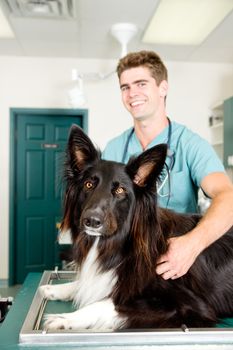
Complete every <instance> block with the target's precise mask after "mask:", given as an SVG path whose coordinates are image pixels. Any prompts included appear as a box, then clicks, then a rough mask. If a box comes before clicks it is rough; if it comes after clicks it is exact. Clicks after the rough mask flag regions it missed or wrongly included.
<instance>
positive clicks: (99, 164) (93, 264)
mask: <svg viewBox="0 0 233 350" xmlns="http://www.w3.org/2000/svg"><path fill="white" fill-rule="evenodd" d="M166 154H167V147H166V145H165V144H161V145H157V146H155V147H153V148H151V149H149V150H146V151H145V152H143V153H142V154H140V155H139V156H138V157H134V158H131V159H130V160H129V162H128V164H126V165H125V164H121V163H117V162H113V161H106V160H102V159H101V154H100V152H99V151H98V150H97V149H96V148H95V147H94V145H93V143H92V142H91V140H90V139H89V138H88V136H87V135H86V134H85V133H84V132H83V131H82V130H81V129H80V128H79V127H78V126H75V125H74V126H72V128H71V131H70V136H69V141H68V146H67V160H66V170H65V174H66V176H65V178H66V193H65V200H64V217H63V223H62V229H63V230H67V229H69V230H70V231H71V233H72V239H73V256H74V260H75V262H76V263H77V266H78V270H79V273H78V274H77V279H76V280H75V281H74V282H71V283H67V284H63V285H45V286H41V287H40V291H41V293H42V295H43V296H44V297H45V298H47V299H49V300H57V299H60V300H72V301H73V302H74V304H75V306H76V308H77V310H76V311H74V312H71V313H64V314H49V315H47V316H46V319H45V323H44V327H45V329H47V330H57V329H66V330H81V329H91V330H95V331H96V330H98V331H100V330H118V329H131V328H133V329H139V328H141V329H145V328H177V327H178V328H179V327H181V325H182V324H185V325H187V327H212V326H214V325H215V324H216V323H217V322H218V321H219V320H220V319H221V318H224V317H230V316H232V315H233V276H232V275H233V234H232V232H233V231H232V230H230V231H229V232H227V233H226V234H225V235H224V236H223V237H222V238H220V239H219V240H217V241H216V242H215V243H213V244H212V245H211V246H209V247H208V248H207V249H206V250H204V251H203V253H202V254H200V255H199V256H198V258H197V259H196V261H195V263H194V264H193V265H192V267H191V268H190V270H189V271H188V272H187V274H186V275H184V276H183V277H181V278H178V279H175V280H172V279H169V280H164V279H163V278H162V277H161V276H159V275H157V274H156V272H155V270H156V262H157V259H158V257H160V256H161V254H164V253H165V252H166V251H167V249H168V238H169V237H174V236H179V235H183V234H185V233H186V232H188V231H190V230H191V229H192V228H193V227H195V225H196V224H197V223H198V221H199V220H200V216H199V215H185V214H178V213H175V212H173V211H170V210H167V209H161V208H159V207H158V206H157V201H156V187H157V183H158V181H159V180H160V179H161V177H162V176H163V169H164V164H165V160H166Z"/></svg>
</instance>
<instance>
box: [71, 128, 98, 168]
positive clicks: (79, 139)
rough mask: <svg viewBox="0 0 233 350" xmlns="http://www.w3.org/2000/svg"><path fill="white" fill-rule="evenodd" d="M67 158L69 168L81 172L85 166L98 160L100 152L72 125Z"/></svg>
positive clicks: (82, 132) (80, 130)
mask: <svg viewBox="0 0 233 350" xmlns="http://www.w3.org/2000/svg"><path fill="white" fill-rule="evenodd" d="M67 158H68V159H67V162H68V163H69V166H70V168H71V169H73V170H74V169H77V170H79V171H81V170H82V169H83V168H84V167H85V165H86V164H89V163H91V162H94V161H95V160H97V159H99V158H100V152H99V151H98V150H97V149H96V148H95V146H94V145H93V143H92V142H91V140H90V139H89V137H88V136H87V135H86V134H85V133H84V131H83V130H82V129H81V128H80V127H79V126H77V125H75V124H73V125H72V127H71V129H70V135H69V139H68V146H67Z"/></svg>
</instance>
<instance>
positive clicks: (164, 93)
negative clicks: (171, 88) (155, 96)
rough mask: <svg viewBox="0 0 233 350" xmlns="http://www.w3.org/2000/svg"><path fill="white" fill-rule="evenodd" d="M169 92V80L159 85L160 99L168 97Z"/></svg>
mask: <svg viewBox="0 0 233 350" xmlns="http://www.w3.org/2000/svg"><path fill="white" fill-rule="evenodd" d="M167 92H168V82H167V80H162V81H161V83H160V84H159V95H160V97H164V98H165V97H166V96H167Z"/></svg>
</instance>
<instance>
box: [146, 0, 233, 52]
mask: <svg viewBox="0 0 233 350" xmlns="http://www.w3.org/2000/svg"><path fill="white" fill-rule="evenodd" d="M232 9H233V1H232V0H161V1H160V3H159V5H158V7H157V9H156V11H155V14H154V16H153V18H152V19H151V21H150V23H149V26H148V28H147V29H146V31H145V33H144V36H143V39H142V41H143V42H144V43H149V44H152V43H153V44H155V43H156V44H172V45H198V44H200V43H201V42H202V41H203V40H204V39H205V38H206V37H207V36H208V35H209V34H210V33H211V32H212V31H213V30H214V29H215V28H216V27H217V25H218V24H219V23H220V22H221V21H222V20H223V19H224V18H225V17H226V15H227V14H229V13H230V12H231V11H232Z"/></svg>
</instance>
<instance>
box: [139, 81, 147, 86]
mask: <svg viewBox="0 0 233 350" xmlns="http://www.w3.org/2000/svg"><path fill="white" fill-rule="evenodd" d="M145 85H146V83H145V82H141V83H139V84H138V86H139V87H143V86H145Z"/></svg>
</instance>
